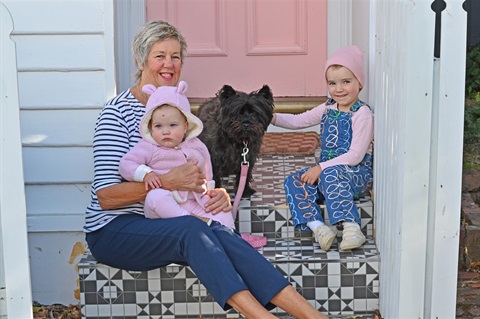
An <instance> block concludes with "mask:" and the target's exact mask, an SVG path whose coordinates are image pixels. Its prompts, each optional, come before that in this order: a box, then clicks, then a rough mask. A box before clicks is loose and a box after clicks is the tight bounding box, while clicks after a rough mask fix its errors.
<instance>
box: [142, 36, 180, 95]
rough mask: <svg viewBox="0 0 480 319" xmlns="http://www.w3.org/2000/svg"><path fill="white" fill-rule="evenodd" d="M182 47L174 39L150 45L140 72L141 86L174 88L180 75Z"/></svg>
mask: <svg viewBox="0 0 480 319" xmlns="http://www.w3.org/2000/svg"><path fill="white" fill-rule="evenodd" d="M181 51H182V47H181V45H180V42H178V40H176V39H167V40H163V41H159V42H157V43H155V44H154V45H152V48H151V49H150V52H149V54H148V57H147V62H146V64H145V66H144V68H143V71H142V79H141V84H142V86H143V85H145V84H153V85H154V86H155V87H159V86H164V85H166V86H176V85H177V84H178V82H179V81H180V74H181V73H182V58H181Z"/></svg>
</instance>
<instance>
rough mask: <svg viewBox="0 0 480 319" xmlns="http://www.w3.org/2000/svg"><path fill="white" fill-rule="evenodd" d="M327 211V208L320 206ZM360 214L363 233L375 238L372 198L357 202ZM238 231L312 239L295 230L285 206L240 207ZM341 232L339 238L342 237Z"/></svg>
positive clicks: (304, 233) (278, 236) (306, 233)
mask: <svg viewBox="0 0 480 319" xmlns="http://www.w3.org/2000/svg"><path fill="white" fill-rule="evenodd" d="M320 207H321V209H322V210H324V211H325V206H324V205H320ZM357 207H358V212H359V215H360V218H361V228H362V232H363V233H364V234H365V235H366V236H372V237H374V235H375V234H374V226H373V206H372V202H371V201H370V198H363V199H361V200H358V201H357ZM323 215H324V216H325V223H326V224H330V221H329V218H328V214H326V213H324V214H323ZM237 229H238V230H239V232H241V233H254V234H261V235H263V236H266V237H267V238H297V237H306V238H311V237H312V233H311V232H300V231H297V230H294V227H293V224H292V223H291V218H290V211H289V210H288V207H287V206H285V205H279V206H274V207H248V206H243V207H240V209H239V212H238V217H237ZM341 234H342V233H341V232H339V233H338V236H341Z"/></svg>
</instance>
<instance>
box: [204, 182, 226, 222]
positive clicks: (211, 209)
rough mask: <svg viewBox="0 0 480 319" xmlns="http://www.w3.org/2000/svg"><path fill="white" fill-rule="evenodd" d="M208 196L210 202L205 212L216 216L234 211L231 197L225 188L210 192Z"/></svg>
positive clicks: (206, 205)
mask: <svg viewBox="0 0 480 319" xmlns="http://www.w3.org/2000/svg"><path fill="white" fill-rule="evenodd" d="M207 195H208V196H210V197H211V198H210V200H209V201H208V202H207V203H206V204H205V211H206V212H207V213H212V214H213V215H216V214H218V213H220V212H228V211H231V210H232V204H231V202H230V195H228V193H227V190H226V189H225V188H215V189H212V190H209V191H208V192H207Z"/></svg>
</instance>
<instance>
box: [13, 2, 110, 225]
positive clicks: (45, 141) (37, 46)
mask: <svg viewBox="0 0 480 319" xmlns="http://www.w3.org/2000/svg"><path fill="white" fill-rule="evenodd" d="M5 3H6V5H7V7H8V8H9V10H10V12H11V13H12V16H13V18H14V21H15V29H14V31H13V32H12V39H13V40H14V41H15V43H16V45H17V60H18V63H17V68H18V90H19V95H20V99H19V102H20V110H21V111H20V118H21V129H22V131H21V132H22V145H23V156H24V171H25V185H26V196H27V216H28V229H29V231H30V232H34V231H64V230H65V229H69V230H76V231H82V227H83V213H84V210H85V207H86V205H87V204H88V198H89V196H88V195H87V194H88V193H89V187H90V182H91V180H92V177H93V175H92V174H93V160H92V154H91V145H92V136H93V129H94V125H95V121H96V118H97V116H98V113H99V111H100V109H101V108H102V107H103V105H104V103H105V101H106V100H107V99H108V98H110V97H112V96H114V94H115V93H116V90H115V79H114V50H113V18H112V17H113V7H112V6H113V3H112V2H110V1H52V2H45V1H29V2H25V1H5ZM38 12H42V14H41V15H39V14H38ZM87 189H88V190H87ZM41 194H42V195H41ZM45 196H46V197H45ZM45 198H48V199H49V200H45ZM42 216H44V217H45V219H44V221H45V222H39V221H40V220H42V219H41V217H42Z"/></svg>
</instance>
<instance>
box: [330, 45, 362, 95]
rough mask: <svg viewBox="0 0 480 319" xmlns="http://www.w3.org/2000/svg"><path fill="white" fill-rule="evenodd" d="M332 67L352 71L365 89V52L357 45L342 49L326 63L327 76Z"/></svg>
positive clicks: (334, 53)
mask: <svg viewBox="0 0 480 319" xmlns="http://www.w3.org/2000/svg"><path fill="white" fill-rule="evenodd" d="M332 65H341V66H344V67H346V68H348V69H349V70H350V71H352V73H353V75H355V77H356V78H357V80H358V82H360V85H361V86H362V88H363V85H364V83H365V71H364V69H363V52H362V50H360V48H359V47H357V46H356V45H352V46H349V47H344V48H340V49H338V50H337V51H335V52H333V54H332V55H331V56H330V57H329V58H328V60H327V62H326V63H325V75H326V74H327V69H328V68H329V67H330V66H332Z"/></svg>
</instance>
